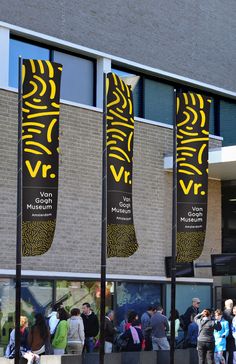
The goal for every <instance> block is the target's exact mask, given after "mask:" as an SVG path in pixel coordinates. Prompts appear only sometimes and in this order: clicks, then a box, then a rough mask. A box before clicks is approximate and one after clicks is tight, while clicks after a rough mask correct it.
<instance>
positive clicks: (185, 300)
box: [166, 283, 212, 317]
mask: <svg viewBox="0 0 236 364" xmlns="http://www.w3.org/2000/svg"><path fill="white" fill-rule="evenodd" d="M193 297H199V298H200V301H201V306H200V310H201V309H203V308H204V307H212V302H211V299H212V298H211V297H212V286H211V285H210V284H193V283H191V284H179V283H178V284H177V285H176V305H175V307H176V309H177V310H178V311H179V313H180V314H183V313H184V312H185V311H186V309H187V308H188V307H189V306H191V304H192V298H193ZM170 308H171V285H170V284H167V286H166V316H167V317H169V315H170Z"/></svg>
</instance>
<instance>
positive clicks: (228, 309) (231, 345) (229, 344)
mask: <svg viewBox="0 0 236 364" xmlns="http://www.w3.org/2000/svg"><path fill="white" fill-rule="evenodd" d="M223 317H224V319H225V320H227V321H228V323H229V335H228V336H227V338H226V350H227V351H228V354H229V355H228V364H233V352H234V351H235V350H236V348H235V342H234V338H233V335H232V330H231V326H232V321H233V318H234V315H233V300H231V299H228V300H226V301H225V309H224V311H223Z"/></svg>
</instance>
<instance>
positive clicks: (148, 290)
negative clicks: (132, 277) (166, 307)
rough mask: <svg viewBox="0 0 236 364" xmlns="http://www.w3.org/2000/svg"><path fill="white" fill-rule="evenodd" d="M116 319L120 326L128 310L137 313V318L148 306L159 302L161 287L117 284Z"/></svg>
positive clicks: (148, 284) (131, 283)
mask: <svg viewBox="0 0 236 364" xmlns="http://www.w3.org/2000/svg"><path fill="white" fill-rule="evenodd" d="M116 292H117V302H116V318H117V323H118V324H120V323H121V322H122V321H123V320H124V318H125V317H126V314H127V312H128V311H130V310H134V311H136V312H137V313H138V315H139V318H140V317H141V315H142V314H143V313H144V312H145V311H146V310H147V307H148V306H149V305H152V304H153V305H157V304H158V303H160V302H161V286H160V284H156V283H133V282H118V283H117V288H116Z"/></svg>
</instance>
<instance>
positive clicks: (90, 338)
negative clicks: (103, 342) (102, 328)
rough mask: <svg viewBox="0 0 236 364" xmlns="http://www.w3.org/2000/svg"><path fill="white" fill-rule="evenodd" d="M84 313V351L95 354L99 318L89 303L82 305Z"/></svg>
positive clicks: (82, 315)
mask: <svg viewBox="0 0 236 364" xmlns="http://www.w3.org/2000/svg"><path fill="white" fill-rule="evenodd" d="M82 310H83V313H82V314H81V317H82V319H83V323H84V334H85V341H84V350H85V349H86V351H87V352H88V353H91V352H93V350H94V344H95V336H97V334H98V331H99V323H98V318H97V316H96V315H95V313H94V312H93V311H92V310H91V306H90V304H89V303H88V302H85V303H83V305H82Z"/></svg>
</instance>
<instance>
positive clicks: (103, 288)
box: [99, 73, 107, 364]
mask: <svg viewBox="0 0 236 364" xmlns="http://www.w3.org/2000/svg"><path fill="white" fill-rule="evenodd" d="M106 116H107V97H106V73H104V75H103V127H102V137H103V141H102V151H103V153H102V232H101V301H100V346H99V364H104V354H105V350H104V346H105V308H106V257H107V138H106V136H107V120H106Z"/></svg>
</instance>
